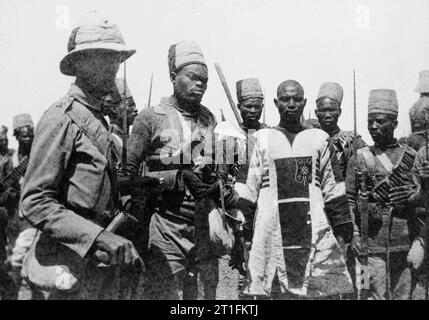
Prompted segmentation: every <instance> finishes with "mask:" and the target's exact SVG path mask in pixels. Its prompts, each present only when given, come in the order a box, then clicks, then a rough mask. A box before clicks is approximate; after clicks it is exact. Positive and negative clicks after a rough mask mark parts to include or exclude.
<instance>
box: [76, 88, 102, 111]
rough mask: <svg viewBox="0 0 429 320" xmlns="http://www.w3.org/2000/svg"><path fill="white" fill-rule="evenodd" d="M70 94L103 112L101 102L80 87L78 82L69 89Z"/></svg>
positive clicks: (84, 103)
mask: <svg viewBox="0 0 429 320" xmlns="http://www.w3.org/2000/svg"><path fill="white" fill-rule="evenodd" d="M69 95H71V96H72V97H73V98H75V99H76V100H78V101H79V102H80V103H82V104H83V105H85V106H87V107H89V108H91V109H94V110H96V111H99V112H102V108H101V102H100V101H99V100H97V99H95V98H93V97H92V96H91V95H90V94H89V93H88V92H86V91H85V90H83V89H81V88H80V87H78V85H77V84H75V83H73V84H72V85H71V87H70V90H69Z"/></svg>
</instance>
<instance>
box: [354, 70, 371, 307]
mask: <svg viewBox="0 0 429 320" xmlns="http://www.w3.org/2000/svg"><path fill="white" fill-rule="evenodd" d="M353 130H354V142H353V160H354V164H355V167H354V175H355V190H357V199H356V208H355V210H356V213H359V217H360V228H359V229H360V234H361V249H362V258H361V259H360V266H361V268H360V269H359V281H360V283H359V286H358V288H357V289H358V295H357V298H358V300H361V299H362V298H366V295H365V294H364V293H365V292H366V291H364V289H367V288H366V287H367V285H368V283H369V272H368V198H369V197H368V192H367V188H366V176H367V171H366V170H362V171H359V168H358V166H357V145H356V141H357V136H358V135H357V105H356V73H355V70H353ZM362 267H363V268H362ZM362 269H363V270H362ZM362 271H363V276H364V284H365V288H363V289H362Z"/></svg>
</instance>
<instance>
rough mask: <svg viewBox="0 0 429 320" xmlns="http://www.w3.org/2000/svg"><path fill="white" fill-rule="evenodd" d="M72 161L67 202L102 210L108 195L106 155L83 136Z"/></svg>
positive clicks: (91, 209)
mask: <svg viewBox="0 0 429 320" xmlns="http://www.w3.org/2000/svg"><path fill="white" fill-rule="evenodd" d="M72 161H73V162H74V170H73V172H72V174H71V177H70V179H69V182H70V187H69V192H68V202H69V203H70V204H71V205H72V206H74V207H76V208H83V209H87V210H90V211H95V212H98V211H100V210H104V206H105V205H106V204H107V201H108V199H109V196H110V179H109V176H108V161H107V159H106V157H105V156H104V155H102V154H101V153H100V152H99V151H98V149H97V148H96V147H95V146H94V145H93V144H92V143H91V141H90V140H89V139H88V138H86V137H84V138H83V139H82V142H81V143H80V144H79V145H78V147H77V148H76V153H75V156H74V157H73V159H72ZM100 207H101V208H100Z"/></svg>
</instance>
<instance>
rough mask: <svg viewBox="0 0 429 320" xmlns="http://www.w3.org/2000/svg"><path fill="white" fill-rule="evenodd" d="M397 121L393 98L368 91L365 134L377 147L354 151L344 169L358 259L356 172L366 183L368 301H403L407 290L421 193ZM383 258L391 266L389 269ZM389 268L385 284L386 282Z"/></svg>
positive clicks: (411, 152)
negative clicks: (399, 139)
mask: <svg viewBox="0 0 429 320" xmlns="http://www.w3.org/2000/svg"><path fill="white" fill-rule="evenodd" d="M397 117H398V101H397V98H396V92H395V91H394V90H390V89H376V90H372V91H371V92H370V94H369V99H368V131H369V133H370V134H371V137H372V139H373V140H374V143H375V144H374V145H373V146H371V147H364V148H362V149H360V150H358V153H357V163H355V162H354V160H353V159H351V160H350V161H349V164H348V168H347V175H346V188H347V194H348V196H349V201H350V205H351V208H352V210H353V212H354V217H355V234H354V239H353V241H352V248H353V250H354V251H355V254H356V255H357V256H358V257H359V256H361V254H362V252H361V247H360V243H361V242H360V236H361V234H360V226H361V223H362V221H360V212H355V201H356V188H355V175H354V170H355V166H357V168H358V170H359V171H362V170H366V171H367V172H368V175H367V176H366V177H365V183H366V185H367V189H368V190H369V194H370V196H369V209H368V221H367V222H365V221H363V223H367V225H368V244H367V245H368V249H369V256H368V272H369V282H370V283H369V286H370V288H369V299H386V298H389V297H392V298H393V299H405V298H407V297H408V294H409V290H410V289H409V288H410V287H409V286H410V283H411V279H410V272H409V270H408V269H407V261H406V256H407V252H408V250H409V247H410V241H412V239H410V237H411V235H412V234H413V231H412V230H411V226H412V225H414V224H413V223H412V221H413V219H415V206H416V204H417V191H418V189H419V187H418V184H416V181H415V179H414V178H413V176H412V168H413V165H414V161H415V157H416V152H415V151H414V150H413V149H412V148H410V147H408V146H401V145H399V143H398V142H397V140H396V139H395V138H394V131H395V129H396V127H397V125H398V121H397ZM398 177H399V178H398ZM387 178H388V179H390V180H389V181H388V182H386V181H387V180H386V179H387ZM393 181H395V182H393ZM387 258H389V261H390V265H387V261H388V259H387ZM387 268H389V269H388V271H389V273H390V277H389V278H386V275H387V272H386V270H387ZM387 281H389V282H387ZM388 283H390V285H389V286H388V285H387V284H388ZM388 290H389V291H388Z"/></svg>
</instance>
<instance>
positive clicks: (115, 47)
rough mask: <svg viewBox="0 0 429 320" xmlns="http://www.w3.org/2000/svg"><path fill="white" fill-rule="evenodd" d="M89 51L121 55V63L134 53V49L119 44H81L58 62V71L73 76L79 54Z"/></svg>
mask: <svg viewBox="0 0 429 320" xmlns="http://www.w3.org/2000/svg"><path fill="white" fill-rule="evenodd" d="M89 50H99V51H111V52H113V53H119V54H120V55H121V63H122V62H124V61H125V60H127V59H128V58H129V57H131V56H132V55H133V54H134V53H136V50H135V49H130V48H127V47H126V46H124V45H123V44H120V43H94V44H83V45H80V46H79V47H78V48H76V49H74V50H72V51H70V52H69V53H67V55H66V56H65V57H64V58H63V59H62V60H61V62H60V71H61V73H63V74H65V75H66V76H75V75H76V68H75V63H76V61H77V60H78V59H79V56H80V53H82V52H85V51H89Z"/></svg>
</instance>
